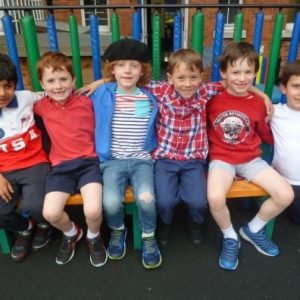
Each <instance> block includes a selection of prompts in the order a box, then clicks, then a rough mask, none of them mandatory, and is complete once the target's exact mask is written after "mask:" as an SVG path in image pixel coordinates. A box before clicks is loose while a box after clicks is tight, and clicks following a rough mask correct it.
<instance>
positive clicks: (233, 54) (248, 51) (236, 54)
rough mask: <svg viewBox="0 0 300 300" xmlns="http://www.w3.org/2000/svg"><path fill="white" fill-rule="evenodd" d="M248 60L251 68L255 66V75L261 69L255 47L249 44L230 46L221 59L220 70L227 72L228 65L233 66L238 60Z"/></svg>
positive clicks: (242, 43) (226, 48) (232, 44)
mask: <svg viewBox="0 0 300 300" xmlns="http://www.w3.org/2000/svg"><path fill="white" fill-rule="evenodd" d="M240 58H241V59H242V60H244V59H246V60H247V62H248V65H249V66H254V70H255V73H256V72H257V71H258V69H259V56H258V54H257V52H256V50H255V48H254V46H253V45H252V44H250V43H247V42H239V43H230V44H228V45H227V46H226V47H225V49H224V51H223V53H222V55H221V56H220V57H219V62H220V70H221V71H222V72H226V70H227V67H228V64H230V65H231V66H232V65H233V63H234V62H236V61H237V60H238V59H240Z"/></svg>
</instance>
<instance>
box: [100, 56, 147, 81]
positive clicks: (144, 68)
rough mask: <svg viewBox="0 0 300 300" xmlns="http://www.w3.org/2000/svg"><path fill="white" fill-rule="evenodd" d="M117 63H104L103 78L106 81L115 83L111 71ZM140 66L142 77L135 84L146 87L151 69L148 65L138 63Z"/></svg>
mask: <svg viewBox="0 0 300 300" xmlns="http://www.w3.org/2000/svg"><path fill="white" fill-rule="evenodd" d="M117 62H118V61H117V60H115V61H112V62H104V64H103V78H105V79H108V81H116V78H115V75H114V74H113V73H112V71H113V68H114V66H115V64H116V63H117ZM140 64H141V65H142V73H143V75H142V76H141V77H140V79H139V81H138V82H137V85H139V86H143V85H146V84H147V83H148V82H149V81H150V80H151V78H152V67H151V65H150V63H143V62H140Z"/></svg>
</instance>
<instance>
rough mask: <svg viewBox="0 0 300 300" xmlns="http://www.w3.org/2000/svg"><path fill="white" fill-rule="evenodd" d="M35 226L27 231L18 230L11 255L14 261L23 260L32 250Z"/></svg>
mask: <svg viewBox="0 0 300 300" xmlns="http://www.w3.org/2000/svg"><path fill="white" fill-rule="evenodd" d="M33 232H34V228H31V229H30V230H26V231H18V233H17V236H16V240H15V243H14V245H13V247H12V249H11V252H10V256H11V258H12V259H13V261H16V262H18V261H21V260H23V259H24V258H25V257H26V256H27V255H28V254H29V253H30V252H31V242H32V238H33Z"/></svg>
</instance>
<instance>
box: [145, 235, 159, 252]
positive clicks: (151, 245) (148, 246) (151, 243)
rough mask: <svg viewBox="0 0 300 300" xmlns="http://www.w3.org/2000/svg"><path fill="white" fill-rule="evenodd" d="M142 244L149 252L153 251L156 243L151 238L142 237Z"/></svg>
mask: <svg viewBox="0 0 300 300" xmlns="http://www.w3.org/2000/svg"><path fill="white" fill-rule="evenodd" d="M143 244H144V247H145V250H146V252H147V253H149V254H152V253H155V250H156V247H155V246H156V244H155V240H154V239H153V238H148V239H144V240H143Z"/></svg>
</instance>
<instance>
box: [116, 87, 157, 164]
mask: <svg viewBox="0 0 300 300" xmlns="http://www.w3.org/2000/svg"><path fill="white" fill-rule="evenodd" d="M152 109H153V105H152V104H151V102H150V100H149V98H148V97H147V95H145V94H144V93H143V92H142V91H141V90H140V89H138V88H137V89H136V90H135V92H134V93H133V94H124V93H123V92H121V91H119V90H117V92H116V103H115V109H114V114H113V118H112V140H111V153H112V158H113V159H126V158H138V159H151V155H150V153H149V152H147V151H144V150H143V148H144V143H145V138H146V135H147V129H148V125H149V120H150V116H151V112H152Z"/></svg>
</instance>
